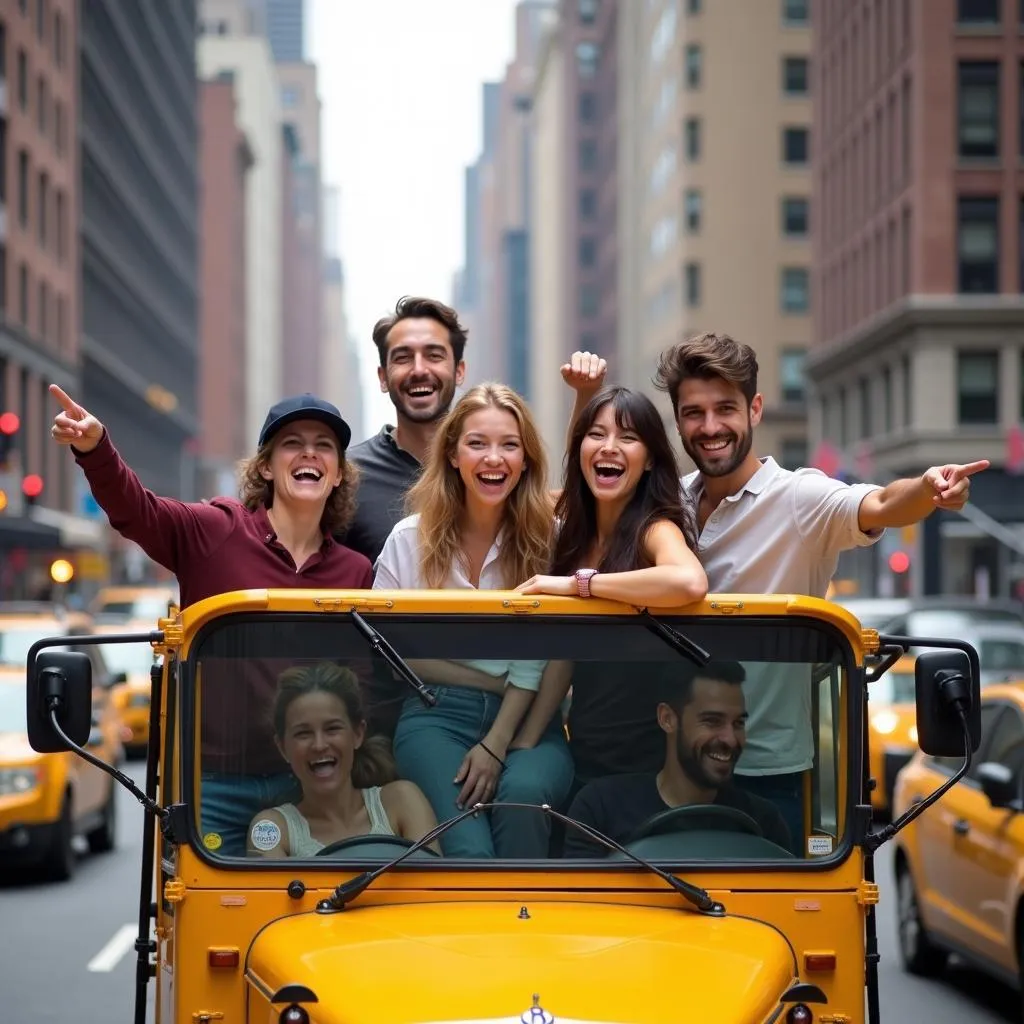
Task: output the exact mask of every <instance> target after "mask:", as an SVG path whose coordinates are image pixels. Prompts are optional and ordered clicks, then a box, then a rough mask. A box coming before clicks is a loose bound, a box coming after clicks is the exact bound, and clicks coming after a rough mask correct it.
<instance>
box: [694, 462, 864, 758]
mask: <svg viewBox="0 0 1024 1024" xmlns="http://www.w3.org/2000/svg"><path fill="white" fill-rule="evenodd" d="M681 485H682V490H683V494H684V495H685V496H686V497H687V498H688V499H689V500H690V501H691V502H692V503H693V507H694V508H695V509H696V508H699V502H700V498H701V494H702V492H703V485H702V483H701V477H700V474H699V473H690V474H689V475H687V476H685V477H683V479H682V481H681ZM878 489H879V488H878V487H877V485H875V484H853V485H850V484H844V483H842V482H841V481H839V480H833V479H832V478H831V477H828V476H826V475H825V474H824V473H822V472H820V471H819V470H816V469H798V470H795V471H790V470H788V469H783V468H782V467H781V466H780V465H779V464H778V463H777V462H776V461H775V460H774V459H773V458H771V457H769V458H766V459H762V460H761V468H760V469H759V470H758V471H757V472H756V473H755V474H754V475H753V476H752V477H751V478H750V479H749V480H748V481H747V482H746V484H744V485H743V487H741V488H740V489H739V491H737V493H736V494H730V495H729V496H728V497H727V498H725V499H724V500H723V501H721V502H720V503H719V505H718V507H717V508H716V509H715V510H714V511H713V512H712V513H711V515H710V516H708V519H707V521H706V522H705V524H704V528H703V529H702V530H701V532H700V537H699V539H698V542H697V555H698V557H699V558H700V561H701V564H702V565H703V566H704V571H705V572H706V573H707V577H708V590H709V592H710V593H716V594H728V593H733V594H805V595H808V596H810V597H824V596H825V595H826V593H827V591H828V585H829V582H830V581H831V579H832V577H833V575H834V574H835V571H836V568H837V566H838V564H839V555H840V554H841V553H842V552H843V551H846V550H848V549H850V548H855V547H866V546H868V545H870V544H874V543H875V542H876V541H878V539H879V538H880V537H881V536H882V532H883V531H882V530H877V531H873V532H871V533H865V532H864V531H863V530H861V529H860V527H859V525H858V523H857V520H858V515H859V511H860V504H861V502H862V501H863V500H864V498H865V497H866V496H867V495H868V494H870V493H871V492H872V491H874V490H878ZM746 668H747V681H746V683H745V684H744V690H745V691H746V698H747V711H748V713H749V715H750V718H749V720H748V723H747V745H746V748H745V749H744V751H743V754H742V756H741V757H740V760H739V763H738V764H737V766H736V772H737V774H739V775H780V774H785V773H789V772H799V771H805V770H806V769H808V768H810V767H811V765H812V764H813V762H814V741H813V734H812V729H811V688H810V686H809V685H805V686H804V685H800V682H799V679H800V676H801V675H802V676H805V677H808V678H809V666H807V665H783V664H777V665H765V664H761V665H756V666H746Z"/></svg>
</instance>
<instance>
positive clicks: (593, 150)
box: [580, 139, 597, 171]
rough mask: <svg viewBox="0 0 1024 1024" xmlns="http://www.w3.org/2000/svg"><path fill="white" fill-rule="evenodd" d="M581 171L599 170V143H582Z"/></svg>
mask: <svg viewBox="0 0 1024 1024" xmlns="http://www.w3.org/2000/svg"><path fill="white" fill-rule="evenodd" d="M580 170H581V171H596V170H597V143H596V142H595V141H594V140H593V139H584V140H583V141H582V142H581V143H580Z"/></svg>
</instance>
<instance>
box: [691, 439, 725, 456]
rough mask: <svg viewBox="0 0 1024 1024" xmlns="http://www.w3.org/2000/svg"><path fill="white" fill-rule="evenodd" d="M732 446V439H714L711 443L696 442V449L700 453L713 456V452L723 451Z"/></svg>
mask: <svg viewBox="0 0 1024 1024" xmlns="http://www.w3.org/2000/svg"><path fill="white" fill-rule="evenodd" d="M731 444H732V438H729V437H716V438H715V439H714V440H713V441H698V442H697V447H698V448H700V450H701V451H702V452H708V453H709V454H712V455H713V454H714V453H715V452H721V451H725V449H726V448H728V447H729V445H731Z"/></svg>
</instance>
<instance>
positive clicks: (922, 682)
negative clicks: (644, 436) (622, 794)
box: [914, 650, 981, 757]
mask: <svg viewBox="0 0 1024 1024" xmlns="http://www.w3.org/2000/svg"><path fill="white" fill-rule="evenodd" d="M947 674H956V675H959V676H962V677H963V680H964V685H965V688H966V689H967V691H968V693H969V694H970V701H971V703H970V707H969V708H968V709H967V726H968V731H969V732H970V736H971V751H972V753H973V752H974V751H976V750H977V749H978V746H979V745H980V743H981V686H980V684H979V681H978V677H977V675H976V674H975V673H974V672H973V671H972V670H971V659H970V658H968V656H967V655H966V654H965V653H964V652H963V651H956V650H945V651H923V652H922V653H921V654H919V655H918V657H917V661H916V663H915V664H914V685H915V690H916V697H917V741H918V746H920V748H921V749H922V750H923V751H924V752H925V753H926V754H931V755H932V757H963V755H964V730H963V725H962V724H961V722H960V716H959V715H958V714H957V712H956V709H955V708H954V707H953V706H952V705H951V704H949V702H948V701H946V700H945V699H944V697H943V695H942V692H941V689H940V687H941V683H942V681H943V679H945V678H946V677H947Z"/></svg>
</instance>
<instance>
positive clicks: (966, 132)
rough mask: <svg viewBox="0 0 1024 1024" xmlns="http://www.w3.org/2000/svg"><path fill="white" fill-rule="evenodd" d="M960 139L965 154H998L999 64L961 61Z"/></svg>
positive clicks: (959, 98)
mask: <svg viewBox="0 0 1024 1024" xmlns="http://www.w3.org/2000/svg"><path fill="white" fill-rule="evenodd" d="M957 138H958V152H959V154H960V156H962V157H968V158H970V157H996V156H999V65H998V64H997V63H996V62H995V61H966V60H964V61H961V62H960V64H959V65H958V67H957Z"/></svg>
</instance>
